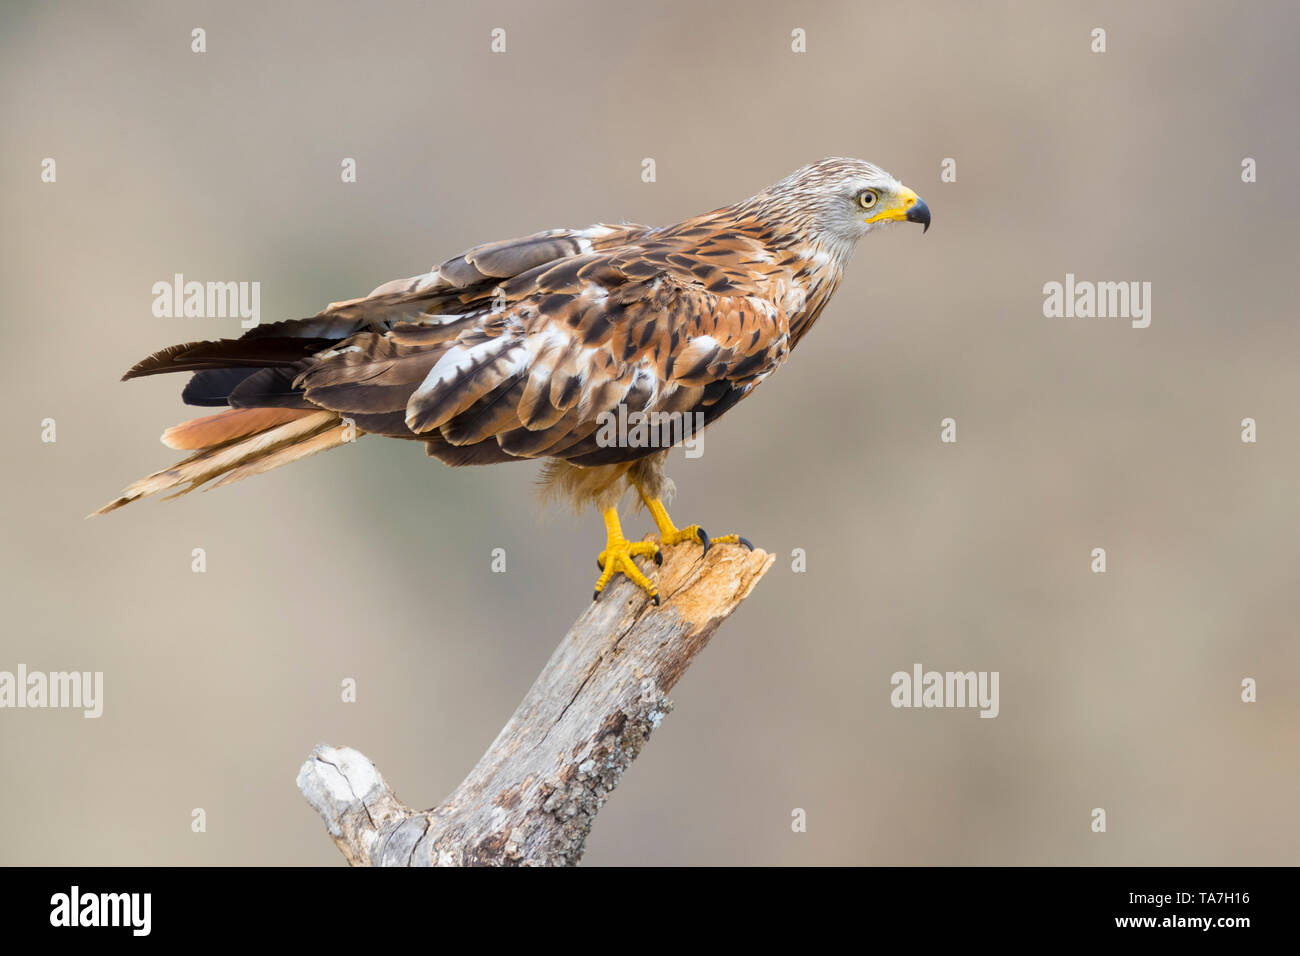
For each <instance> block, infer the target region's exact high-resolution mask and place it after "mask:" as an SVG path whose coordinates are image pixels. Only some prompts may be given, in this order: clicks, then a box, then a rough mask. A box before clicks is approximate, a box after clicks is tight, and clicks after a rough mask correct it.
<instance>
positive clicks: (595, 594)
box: [591, 591, 600, 601]
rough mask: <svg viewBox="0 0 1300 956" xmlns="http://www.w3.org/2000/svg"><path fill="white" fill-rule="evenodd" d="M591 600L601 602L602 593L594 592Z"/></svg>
mask: <svg viewBox="0 0 1300 956" xmlns="http://www.w3.org/2000/svg"><path fill="white" fill-rule="evenodd" d="M591 600H592V601H599V600H600V592H599V591H593V592H592V594H591Z"/></svg>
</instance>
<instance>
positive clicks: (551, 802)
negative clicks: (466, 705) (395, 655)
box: [298, 544, 775, 866]
mask: <svg viewBox="0 0 1300 956" xmlns="http://www.w3.org/2000/svg"><path fill="white" fill-rule="evenodd" d="M774 560H775V558H774V556H772V555H770V554H767V553H766V552H763V551H752V552H751V551H748V550H746V549H745V548H743V547H741V546H739V545H715V546H714V547H713V548H711V549H710V550H709V553H708V554H707V555H705V556H704V557H701V555H700V548H699V546H698V545H691V544H686V545H678V546H677V547H674V548H670V549H667V550H666V551H665V552H664V563H663V565H662V567H660V568H659V569H658V574H657V575H656V577H657V578H658V584H659V590H660V594H661V601H662V606H661V607H654V606H653V605H651V604H650V602H649V601H648V600H647V599H646V597H645V594H644V593H643V592H642V591H641V590H640V589H638V588H636V587H635V586H634V585H633V584H632V583H631V582H630V581H628V580H627V579H626V578H623V577H621V576H620V577H618V578H617V579H616V581H615V583H613V584H611V585H610V587H609V588H608V589H607V590H606V592H605V593H604V595H602V597H601V599H600V600H599V601H598V602H596V603H594V604H592V605H591V606H590V607H589V608H588V609H587V610H586V612H585V613H583V615H582V616H581V617H580V618H578V620H577V622H576V623H575V624H574V625H573V627H572V629H570V631H569V633H568V634H566V635H565V636H564V639H563V640H561V641H560V645H559V647H557V648H556V649H555V652H554V653H553V654H552V655H551V659H550V660H549V661H548V662H547V664H546V666H545V667H544V668H543V669H542V672H541V674H540V675H539V676H538V678H537V680H536V681H535V682H534V683H533V686H532V687H531V688H530V689H529V691H528V694H527V695H526V696H525V697H524V699H523V702H522V703H521V704H520V705H519V708H518V709H517V710H516V711H515V713H514V716H513V717H511V718H510V721H509V722H508V723H507V724H506V725H505V727H504V728H503V729H502V730H501V733H500V734H498V735H497V738H496V740H495V741H493V743H492V746H491V747H489V748H488V751H487V753H485V754H484V755H483V757H482V758H481V759H480V760H479V762H478V764H477V765H476V766H475V767H474V769H473V770H472V771H470V774H469V776H468V777H466V778H465V780H464V782H462V783H461V785H460V786H459V787H457V788H456V791H455V792H454V793H453V794H452V795H451V796H449V797H448V798H447V799H446V800H444V801H443V802H442V803H441V804H439V805H438V806H437V807H435V808H434V809H432V810H427V811H426V810H413V809H411V808H410V807H407V806H405V805H404V804H403V803H401V801H399V800H398V799H397V797H396V796H395V795H394V794H393V791H392V790H391V789H390V788H389V786H388V784H387V783H385V782H384V779H383V777H382V776H380V774H379V771H378V770H377V769H375V766H374V764H372V763H371V762H370V761H369V760H368V759H367V758H366V757H365V756H363V755H362V754H360V753H358V752H357V751H355V750H353V749H351V748H350V747H341V748H335V747H330V746H326V745H324V744H321V745H319V746H317V747H316V749H315V751H314V752H313V753H312V755H311V757H309V758H308V759H307V761H306V762H305V763H304V764H303V765H302V769H301V770H300V771H299V772H298V787H299V789H301V790H302V792H303V795H304V796H305V797H306V798H307V800H308V802H310V803H311V805H312V806H314V807H315V808H316V809H317V811H319V813H320V815H321V817H322V818H323V819H324V820H325V825H326V826H327V827H328V828H329V831H330V835H331V836H332V837H333V838H334V842H335V843H336V844H338V847H339V849H340V850H342V851H343V855H344V856H345V857H347V860H348V862H349V863H351V864H353V865H378V866H432V865H438V866H458V865H483V864H488V865H494V864H496V865H530V866H547V865H572V864H576V863H577V862H578V861H579V860H580V859H581V857H582V853H583V850H584V848H585V843H586V838H587V833H588V832H589V831H590V829H591V825H592V822H593V821H594V820H595V818H596V814H597V813H598V812H599V811H600V808H601V807H602V806H603V805H604V803H605V798H606V797H607V796H608V795H609V793H610V792H611V791H612V790H613V789H614V788H615V787H616V786H618V783H619V780H620V779H621V778H622V776H623V772H624V771H625V770H626V769H627V768H628V766H629V765H631V763H632V761H633V760H635V759H636V756H637V754H638V753H640V752H641V748H642V747H643V746H644V745H645V742H646V739H647V738H648V737H649V736H650V732H651V731H652V730H654V729H655V728H656V727H658V726H659V722H660V721H661V720H662V719H663V718H664V716H665V715H666V714H667V713H668V711H669V710H670V709H671V708H672V702H671V701H669V700H668V698H667V696H666V694H667V693H668V692H669V691H670V690H671V689H672V688H673V685H674V684H676V683H677V681H678V679H679V678H680V677H681V676H682V674H683V673H685V671H686V668H687V667H689V666H690V664H691V661H692V660H694V659H695V655H696V654H698V653H699V652H700V651H701V650H703V648H704V645H705V644H707V643H708V641H709V638H710V637H711V636H712V634H713V632H714V631H715V630H717V628H718V625H719V624H721V623H722V621H723V620H725V619H726V617H727V616H728V615H729V614H731V613H732V612H733V611H734V610H735V609H736V608H737V607H738V606H739V605H740V602H741V601H743V600H744V599H745V598H746V597H747V596H748V595H749V592H750V591H751V590H752V589H753V587H754V585H755V584H756V583H758V579H759V578H761V577H762V576H763V575H764V574H765V573H766V572H767V570H768V568H770V567H771V566H772V562H773V561H774Z"/></svg>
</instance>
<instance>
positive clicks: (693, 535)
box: [636, 485, 754, 554]
mask: <svg viewBox="0 0 1300 956" xmlns="http://www.w3.org/2000/svg"><path fill="white" fill-rule="evenodd" d="M636 490H637V493H638V494H639V495H640V496H641V500H642V501H644V502H645V506H646V510H647V511H649V512H650V517H651V518H653V519H654V522H655V527H656V528H658V529H659V541H660V543H661V544H663V546H664V547H670V546H672V545H674V544H680V543H681V542H683V541H698V542H699V543H700V544H702V545H704V553H705V554H708V553H709V548H710V547H711V546H712V545H715V544H743V545H744V546H745V547H746V548H748V549H749V550H750V551H753V550H754V546H753V545H752V544H750V543H749V541H748V540H747V539H745V538H742V537H741V536H740V535H738V534H724V535H722V536H721V537H717V538H710V537H709V535H708V532H706V531H705V530H704V529H703V528H701V527H700V526H699V525H697V524H690V525H687V526H686V527H685V528H678V527H677V526H676V525H675V524H673V519H672V518H670V517H668V509H667V508H665V507H664V503H663V501H661V500H660V499H658V498H652V497H651V496H650V495H648V494H646V493H645V489H643V488H642V487H641V486H640V485H637V486H636Z"/></svg>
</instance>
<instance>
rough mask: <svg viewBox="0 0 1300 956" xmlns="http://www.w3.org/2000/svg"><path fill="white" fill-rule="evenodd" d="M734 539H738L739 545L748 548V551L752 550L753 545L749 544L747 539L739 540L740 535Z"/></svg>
mask: <svg viewBox="0 0 1300 956" xmlns="http://www.w3.org/2000/svg"><path fill="white" fill-rule="evenodd" d="M736 537H737V538H740V543H741V544H743V545H744V546H745V547H747V548H749V550H750V551H753V550H754V545H753V544H752V543H751V542H750V540H749V539H748V538H741V537H740V535H736Z"/></svg>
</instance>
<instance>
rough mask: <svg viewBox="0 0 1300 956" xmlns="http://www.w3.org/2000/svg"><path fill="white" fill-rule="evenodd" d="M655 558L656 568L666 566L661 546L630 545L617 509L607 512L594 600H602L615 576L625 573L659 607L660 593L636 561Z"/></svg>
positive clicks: (653, 544)
mask: <svg viewBox="0 0 1300 956" xmlns="http://www.w3.org/2000/svg"><path fill="white" fill-rule="evenodd" d="M637 557H653V558H654V559H655V563H656V564H661V563H663V559H664V556H663V554H662V552H660V550H659V546H658V545H657V544H655V543H654V542H653V541H628V540H627V538H625V537H623V526H622V525H620V524H619V523H618V509H617V508H609V509H608V510H606V511H605V550H604V551H602V552H600V554H599V555H598V556H597V557H596V563H597V564H598V565H600V569H601V570H600V579H599V580H598V581H597V582H596V593H595V594H593V595H592V597H591V599H592V600H593V601H594V600H596V599H597V598H598V597H600V592H601V591H603V590H605V585H607V584H609V582H610V580H611V579H612V578H613V577H614V575H615V573H617V572H619V571H622V572H623V573H624V574H625V575H627V576H628V577H629V578H631V580H632V583H633V584H635V585H636V586H637V587H639V588H641V589H643V590H644V591H645V592H646V593H647V594H649V595H650V597H651V599H652V600H653V601H654V603H655V604H658V603H659V589H658V588H656V587H655V586H654V582H652V581H651V580H650V579H649V578H648V577H646V576H645V575H644V574H642V573H641V569H640V568H638V567H637V566H636V562H635V561H633V560H632V559H633V558H637Z"/></svg>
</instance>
